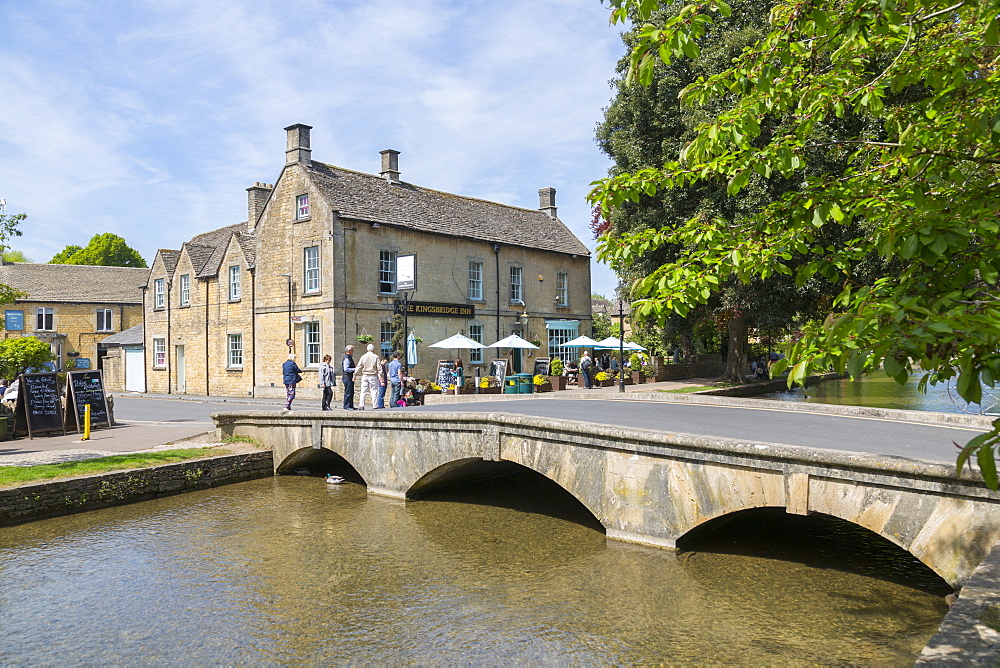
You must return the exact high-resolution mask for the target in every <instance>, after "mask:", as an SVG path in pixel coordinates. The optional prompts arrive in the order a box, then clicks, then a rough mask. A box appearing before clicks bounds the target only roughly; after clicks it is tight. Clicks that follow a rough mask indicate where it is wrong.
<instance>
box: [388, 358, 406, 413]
mask: <svg viewBox="0 0 1000 668" xmlns="http://www.w3.org/2000/svg"><path fill="white" fill-rule="evenodd" d="M388 368H389V386H390V387H391V388H392V393H391V394H390V395H389V408H396V407H398V406H399V399H400V389H401V388H402V387H403V365H402V364H400V362H399V353H398V352H395V353H393V354H392V361H391V362H389V367H388Z"/></svg>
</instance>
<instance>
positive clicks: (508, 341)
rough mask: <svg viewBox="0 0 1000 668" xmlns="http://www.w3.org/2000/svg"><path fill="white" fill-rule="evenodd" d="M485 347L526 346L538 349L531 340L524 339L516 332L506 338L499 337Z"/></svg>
mask: <svg viewBox="0 0 1000 668" xmlns="http://www.w3.org/2000/svg"><path fill="white" fill-rule="evenodd" d="M486 347H487V348H528V349H532V350H538V346H536V345H535V344H534V343H532V342H531V341H525V340H524V339H522V338H521V337H520V336H518V335H517V334H511V335H510V336H508V337H507V338H504V339H500V340H499V341H497V342H496V343H491V344H490V345H488V346H486Z"/></svg>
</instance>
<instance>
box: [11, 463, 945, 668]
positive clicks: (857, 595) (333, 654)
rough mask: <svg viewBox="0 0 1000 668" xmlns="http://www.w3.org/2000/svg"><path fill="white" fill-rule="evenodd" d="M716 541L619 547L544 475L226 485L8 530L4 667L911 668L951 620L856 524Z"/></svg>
mask: <svg viewBox="0 0 1000 668" xmlns="http://www.w3.org/2000/svg"><path fill="white" fill-rule="evenodd" d="M828 520H829V521H828ZM704 534H705V535H702V536H701V537H697V536H696V537H694V538H692V540H691V541H690V544H689V545H687V546H686V549H685V550H682V551H680V552H676V553H675V552H670V551H665V550H657V549H651V548H645V547H640V546H635V545H629V544H625V543H620V542H615V541H608V540H606V538H605V536H604V533H603V532H602V530H601V527H600V525H598V524H597V523H596V521H595V520H594V519H593V517H592V516H591V515H590V514H589V513H587V512H586V511H585V510H584V509H583V508H582V506H581V505H580V504H578V503H577V502H576V501H575V499H572V497H570V496H569V495H567V494H565V492H563V491H562V490H560V489H558V488H555V486H554V485H553V484H552V483H550V482H549V481H547V480H545V479H543V478H541V476H537V474H533V473H524V474H518V475H514V476H509V477H506V478H501V479H497V480H494V481H491V482H489V483H483V484H478V485H475V486H470V487H466V488H461V489H457V490H452V491H449V492H443V493H440V494H437V495H435V496H433V497H430V498H427V499H425V500H417V501H409V502H406V503H403V502H400V501H395V500H390V499H383V498H379V497H368V496H367V495H366V490H365V488H364V487H363V485H360V484H355V483H352V484H346V485H340V486H330V485H326V484H325V483H324V481H323V479H322V478H315V477H305V476H290V477H276V478H273V479H265V480H258V481H253V482H246V483H240V484H235V485H229V486H226V487H221V488H217V489H211V490H204V491H200V492H193V493H189V494H185V495H181V496H174V497H168V498H163V499H158V500H154V501H148V502H143V503H136V504H132V505H127V506H120V507H116V508H110V509H106V510H100V511H94V512H88V513H81V514H77V515H72V516H67V517H62V518H55V519H51V520H45V521H40V522H34V523H31V524H24V525H20V526H15V527H7V528H3V529H0V581H2V582H3V586H2V587H0V628H2V633H0V664H4V665H12V664H14V665H17V664H21V665H27V664H31V665H38V664H50V665H51V664H66V663H70V664H75V665H88V664H133V665H135V664H140V665H190V664H261V663H267V664H276V663H277V664H289V663H331V664H370V663H379V664H456V663H470V664H489V665H495V664H502V663H503V664H508V663H518V664H524V663H545V664H556V663H558V664H574V663H575V664H589V665H593V664H605V665H607V664H635V663H658V662H668V663H726V664H737V663H738V664H751V663H752V664H772V665H774V664H781V665H811V664H879V665H912V662H913V660H914V658H915V657H916V655H917V654H918V653H919V651H920V648H921V647H922V646H923V645H924V644H925V643H926V641H927V640H928V639H929V638H930V636H931V635H932V634H933V633H934V631H935V630H936V628H937V625H938V624H939V623H940V621H941V619H942V618H943V616H944V614H945V612H946V606H945V605H944V603H943V599H942V597H943V595H944V594H945V593H948V592H949V591H950V589H949V588H948V587H947V586H946V585H945V584H944V583H943V581H941V580H939V579H938V578H937V577H936V576H934V575H933V574H931V573H930V572H929V571H928V570H927V569H926V568H924V567H923V566H922V565H920V564H919V563H917V562H916V560H914V559H913V558H912V557H909V556H908V555H906V554H905V553H903V552H902V551H900V550H897V549H896V548H894V547H891V546H889V544H888V543H887V542H885V541H883V540H882V539H880V538H877V537H875V536H874V535H873V534H869V533H867V532H865V531H864V530H860V529H857V528H854V527H852V525H848V524H846V523H842V522H839V521H833V520H832V519H830V518H827V520H824V518H822V517H808V518H806V517H798V516H790V515H785V514H784V512H783V511H781V510H780V509H778V510H773V509H772V510H767V511H751V512H750V513H744V514H741V515H740V516H737V517H736V518H735V520H733V521H731V522H728V523H724V524H720V525H718V527H717V530H715V531H714V532H713V531H706V532H704Z"/></svg>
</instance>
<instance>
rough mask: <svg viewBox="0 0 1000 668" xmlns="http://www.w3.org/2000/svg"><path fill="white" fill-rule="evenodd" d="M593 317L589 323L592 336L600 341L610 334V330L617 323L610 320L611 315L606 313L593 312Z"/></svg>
mask: <svg viewBox="0 0 1000 668" xmlns="http://www.w3.org/2000/svg"><path fill="white" fill-rule="evenodd" d="M593 318H594V319H593V322H592V323H591V325H592V328H593V330H594V333H593V338H594V339H595V340H597V341H600V340H602V339H606V338H608V337H609V336H611V330H612V328H613V327H614V326H615V324H617V323H614V322H612V320H611V316H609V315H608V314H607V313H595V314H594V316H593Z"/></svg>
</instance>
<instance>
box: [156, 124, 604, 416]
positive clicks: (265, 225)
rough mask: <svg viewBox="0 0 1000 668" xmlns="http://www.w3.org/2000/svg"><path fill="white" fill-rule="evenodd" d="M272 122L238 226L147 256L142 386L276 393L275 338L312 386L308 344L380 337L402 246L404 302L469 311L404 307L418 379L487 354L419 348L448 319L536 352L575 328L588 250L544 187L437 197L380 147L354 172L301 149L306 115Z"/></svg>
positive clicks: (385, 330) (336, 352) (313, 356)
mask: <svg viewBox="0 0 1000 668" xmlns="http://www.w3.org/2000/svg"><path fill="white" fill-rule="evenodd" d="M286 131H287V133H288V151H287V154H286V165H285V167H284V169H283V170H282V172H281V174H280V175H279V177H278V179H277V181H276V182H275V184H274V185H273V186H272V185H269V184H264V183H256V184H254V186H252V187H251V188H249V189H248V213H247V218H248V220H247V222H246V223H241V224H237V225H232V226H229V227H226V228H222V229H220V230H215V231H213V232H209V233H206V234H203V235H200V236H199V237H195V238H193V239H191V240H190V241H189V242H187V243H185V244H184V245H183V246H182V247H181V249H180V250H179V251H174V250H161V251H160V252H159V253H158V254H157V257H156V260H155V261H154V263H153V266H152V268H151V271H150V276H149V283H148V285H147V289H146V303H145V308H146V334H145V342H146V349H147V359H148V367H147V376H148V386H149V391H151V392H166V393H184V392H186V393H190V394H210V395H236V396H247V395H253V396H275V395H279V394H281V393H283V392H284V388H283V387H282V382H281V365H282V363H283V362H284V361H285V359H286V358H287V356H288V353H289V348H288V347H287V346H286V345H285V342H286V339H291V340H292V341H293V343H294V346H293V351H294V352H295V353H296V355H297V362H298V364H299V366H300V367H301V368H303V369H304V370H305V372H306V373H305V374H304V376H305V379H304V381H303V383H302V384H301V387H302V389H303V390H304V392H303V393H304V395H305V396H311V395H313V394H316V393H317V389H316V385H317V373H316V372H317V370H318V366H319V363H320V361H321V359H322V356H323V355H326V354H329V355H331V356H333V357H334V359H335V361H336V362H337V363H338V364H339V361H340V358H341V354H342V352H343V349H344V347H345V346H346V345H348V344H353V345H355V347H356V349H357V353H358V355H360V353H362V352H364V347H365V346H364V343H363V341H365V340H366V339H368V337H371V340H372V341H373V342H374V343H375V345H376V346H377V347H378V348H380V349H382V350H386V349H388V346H389V344H388V342H385V339H387V338H389V337H390V336H391V334H392V332H393V331H399V323H398V321H396V320H394V305H395V304H396V303H397V302H398V301H400V300H401V298H402V296H403V295H402V294H400V293H398V292H397V290H396V285H395V278H396V277H395V271H396V264H395V258H396V257H397V256H399V255H405V254H410V253H413V254H416V258H417V280H418V285H417V290H416V291H415V292H413V293H412V295H411V298H412V300H413V301H415V302H426V303H434V304H446V305H450V306H453V307H454V306H459V307H461V308H463V309H469V308H470V307H471V309H472V311H473V313H472V314H471V315H470V314H465V315H463V317H441V316H427V315H423V314H420V313H416V312H414V313H411V314H409V315H408V316H407V320H408V322H407V325H408V328H409V330H410V331H412V332H413V333H414V335H415V336H416V337H418V338H420V339H422V343H421V344H420V345H419V347H418V359H419V362H418V364H417V365H416V366H415V367H414V368H413V369H412V372H413V373H414V375H417V376H419V377H424V378H429V377H431V376H432V375H433V373H434V370H435V367H436V363H437V360H438V359H454V358H455V357H456V356H461V357H462V358H463V360H464V361H465V364H466V367H467V369H469V371H468V372H467V375H468V376H470V377H471V376H472V375H473V373H474V371H473V368H474V367H475V366H479V365H483V366H484V368H485V365H486V364H488V363H489V361H490V359H491V358H492V357H496V356H498V355H497V353H496V352H494V351H492V350H486V351H484V352H483V354H482V356H481V360H480V359H476V358H475V357H474V356H472V355H470V353H469V351H454V350H451V351H449V350H434V349H429V348H427V347H426V346H427V345H428V344H430V343H433V342H434V341H438V340H440V339H444V338H446V337H448V336H451V335H452V334H455V333H456V332H462V333H464V334H465V335H467V336H471V337H473V338H480V339H481V340H482V343H484V344H488V343H492V342H493V341H495V340H497V339H500V338H503V337H505V336H507V335H509V334H511V333H513V332H517V333H519V334H521V335H522V336H523V337H524V338H526V339H528V340H536V341H538V342H540V343H541V350H540V351H538V352H537V353H536V354H537V355H539V356H550V355H551V354H553V353H555V352H558V350H556V349H555V348H553V349H552V350H549V345H548V344H549V342H550V333H552V332H553V331H556V330H558V331H559V332H564V331H565V332H569V331H572V332H574V334H573V336H575V335H576V334H589V333H590V332H591V329H590V319H591V318H590V254H589V251H588V250H587V248H586V247H585V246H584V245H583V244H582V243H581V242H580V241H579V240H578V239H576V237H574V236H573V234H572V233H571V232H570V231H569V230H568V228H566V226H565V225H564V224H563V223H562V222H561V221H559V219H558V218H556V217H555V212H556V209H555V191H554V189H552V188H543V189H542V190H540V191H539V197H540V207H539V209H538V210H529V209H520V208H517V207H509V206H505V205H501V204H495V203H492V202H484V201H481V200H475V199H471V198H465V197H459V196H455V195H449V194H447V193H440V192H437V191H432V190H427V189H423V188H420V187H418V186H414V185H412V184H409V183H406V182H403V181H400V180H399V161H398V153H397V152H395V151H383V152H382V161H383V165H382V167H383V172H382V174H381V175H379V176H376V175H373V174H362V173H359V172H352V171H349V170H345V169H341V168H337V167H332V166H330V165H326V164H324V163H319V162H315V161H313V160H312V159H311V148H310V146H309V128H308V127H307V126H302V125H295V126H291V127H289V128H286ZM234 272H235V273H234ZM185 275H186V276H188V277H189V278H188V279H186V280H187V281H188V284H189V289H188V291H187V294H189V295H190V296H189V298H188V302H187V303H183V302H184V299H183V297H182V294H181V292H182V290H183V289H182V287H181V284H182V277H183V276H185ZM234 281H238V282H239V284H240V285H239V292H240V294H239V296H238V297H235V298H234V297H233V294H232V290H233V287H232V285H233V282H234ZM158 282H159V283H158ZM512 282H513V283H515V284H516V285H515V286H514V287H512ZM196 283H197V287H196V286H195V284H196ZM158 286H159V287H158ZM158 294H160V295H162V303H161V304H158V303H157V299H158V297H157V295H158ZM466 315H467V316H468V317H466ZM568 338H572V336H570V337H568ZM555 341H556V340H555V339H553V342H555ZM383 342H385V345H382V344H383ZM235 346H239V351H240V353H241V358H242V364H241V365H240V364H235V363H233V354H234V352H233V350H234V347H235ZM179 347H180V350H178V348H179ZM178 354H180V357H178ZM504 354H507V355H508V356H511V357H517V353H516V352H514V353H511V352H510V351H504ZM181 361H183V363H184V364H183V368H182V365H181V363H180V362H181ZM519 362H521V360H519V359H517V360H515V362H514V366H515V368H516V367H517V366H518V363H519ZM524 368H526V369H528V368H530V363H529V361H528V360H527V359H525V360H524Z"/></svg>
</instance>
